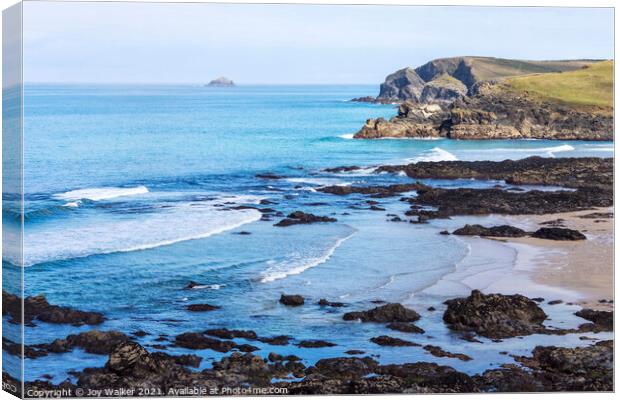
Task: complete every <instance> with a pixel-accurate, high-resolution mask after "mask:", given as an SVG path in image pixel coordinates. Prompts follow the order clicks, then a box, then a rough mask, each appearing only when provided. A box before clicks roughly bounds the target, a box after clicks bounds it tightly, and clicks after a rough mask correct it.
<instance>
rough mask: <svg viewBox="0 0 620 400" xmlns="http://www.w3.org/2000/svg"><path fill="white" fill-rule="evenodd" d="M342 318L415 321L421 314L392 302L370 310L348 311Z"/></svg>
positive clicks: (351, 319) (363, 320) (352, 319)
mask: <svg viewBox="0 0 620 400" xmlns="http://www.w3.org/2000/svg"><path fill="white" fill-rule="evenodd" d="M342 318H343V319H344V320H345V321H354V320H360V321H362V322H414V321H417V320H419V319H420V314H418V313H417V312H415V311H414V310H411V309H409V308H406V307H404V306H403V305H402V304H398V303H390V304H385V305H382V306H379V307H375V308H373V309H372V310H368V311H354V312H348V313H346V314H344V316H343V317H342Z"/></svg>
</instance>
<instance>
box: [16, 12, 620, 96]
mask: <svg viewBox="0 0 620 400" xmlns="http://www.w3.org/2000/svg"><path fill="white" fill-rule="evenodd" d="M458 55H483V56H493V57H504V58H520V59H568V58H612V57H613V10H612V9H585V8H581V9H575V8H572V9H571V8H488V7H394V6H392V7H389V6H310V5H235V4H174V3H168V4H162V3H147V4H144V3H142V4H140V3H133V4H132V3H47V2H42V3H39V2H28V3H26V4H25V6H24V60H25V62H24V65H25V67H24V74H25V75H24V78H25V80H26V81H27V82H95V83H204V82H208V81H209V80H211V79H213V78H215V77H218V76H220V75H225V76H227V77H229V78H231V79H233V80H234V81H235V82H237V83H240V84H253V83H261V84H268V83H275V84H284V83H368V84H376V83H379V82H381V81H382V80H383V78H384V77H385V76H386V75H387V74H388V73H390V72H392V71H394V70H396V69H399V68H402V67H405V66H414V67H415V66H418V65H420V64H423V63H425V62H426V61H428V60H431V59H433V58H439V57H450V56H458Z"/></svg>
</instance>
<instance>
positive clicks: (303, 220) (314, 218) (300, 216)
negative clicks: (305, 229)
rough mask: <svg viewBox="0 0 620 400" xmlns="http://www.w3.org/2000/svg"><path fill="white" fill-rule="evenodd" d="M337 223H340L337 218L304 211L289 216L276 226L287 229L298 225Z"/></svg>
mask: <svg viewBox="0 0 620 400" xmlns="http://www.w3.org/2000/svg"><path fill="white" fill-rule="evenodd" d="M336 221H338V220H337V219H336V218H331V217H323V216H319V215H314V214H310V213H305V212H302V211H295V212H293V213H291V214H289V215H288V216H287V217H286V218H285V219H283V220H281V221H280V222H278V223H277V224H275V225H274V226H279V227H286V226H291V225H298V224H314V223H316V222H336Z"/></svg>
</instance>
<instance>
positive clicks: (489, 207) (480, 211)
mask: <svg viewBox="0 0 620 400" xmlns="http://www.w3.org/2000/svg"><path fill="white" fill-rule="evenodd" d="M417 193H418V195H417V196H416V197H412V198H409V199H407V201H408V202H409V203H410V204H411V207H412V208H411V210H409V211H407V212H406V214H407V215H421V216H424V217H426V218H433V219H434V218H446V217H450V216H454V215H487V214H504V215H522V214H536V215H540V214H547V213H560V212H570V211H578V210H582V209H584V208H589V207H607V206H609V205H610V204H611V203H612V192H611V191H607V190H599V189H578V190H575V191H554V192H551V191H537V190H532V191H529V192H523V193H512V192H506V191H503V190H498V189H442V188H437V189H435V188H428V189H424V190H418V191H417ZM421 206H431V207H436V208H437V210H436V211H426V210H420V208H419V207H421ZM541 229H557V228H541ZM575 237H576V236H575Z"/></svg>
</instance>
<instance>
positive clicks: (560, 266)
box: [501, 208, 614, 310]
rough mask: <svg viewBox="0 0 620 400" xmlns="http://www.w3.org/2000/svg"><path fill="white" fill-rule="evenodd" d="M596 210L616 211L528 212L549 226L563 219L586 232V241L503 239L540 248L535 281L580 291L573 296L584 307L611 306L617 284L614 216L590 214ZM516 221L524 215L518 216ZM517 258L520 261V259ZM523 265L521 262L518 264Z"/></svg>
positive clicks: (529, 218) (566, 224) (531, 220)
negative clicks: (547, 213) (615, 280)
mask: <svg viewBox="0 0 620 400" xmlns="http://www.w3.org/2000/svg"><path fill="white" fill-rule="evenodd" d="M593 213H601V214H608V213H613V210H612V209H609V208H599V209H595V210H586V211H577V212H570V213H560V214H551V215H532V216H527V217H526V218H527V221H528V223H532V224H536V225H540V224H543V225H541V226H545V225H544V223H548V221H556V220H562V221H561V225H562V226H563V227H566V228H570V229H576V230H578V231H580V232H582V233H583V234H585V235H586V237H587V240H585V241H568V242H564V241H552V240H544V239H537V238H532V237H525V238H511V239H508V240H506V239H501V240H502V241H505V242H506V243H507V244H509V245H512V247H513V248H516V249H517V250H518V251H519V249H521V250H523V249H524V247H523V246H519V245H526V246H531V247H533V248H535V249H536V250H538V252H537V253H538V257H537V258H535V259H533V260H530V262H532V261H533V263H534V264H535V265H534V268H533V269H531V277H532V279H533V281H534V282H536V283H539V284H542V285H547V286H550V287H554V288H562V289H567V290H570V291H572V292H575V293H577V295H578V297H577V298H576V299H562V300H565V301H566V300H572V301H575V302H576V303H577V304H579V305H582V306H583V307H588V308H595V309H602V310H605V309H606V310H610V309H613V303H608V302H600V300H612V299H613V296H614V291H613V289H614V287H613V276H614V271H613V229H614V227H613V217H612V218H604V217H601V216H599V217H595V218H591V217H588V216H589V215H591V214H593ZM514 219H515V221H517V220H521V222H523V220H522V217H515V218H514ZM519 261H520V260H519V258H517V264H518V263H519ZM516 268H519V265H517V266H516Z"/></svg>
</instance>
